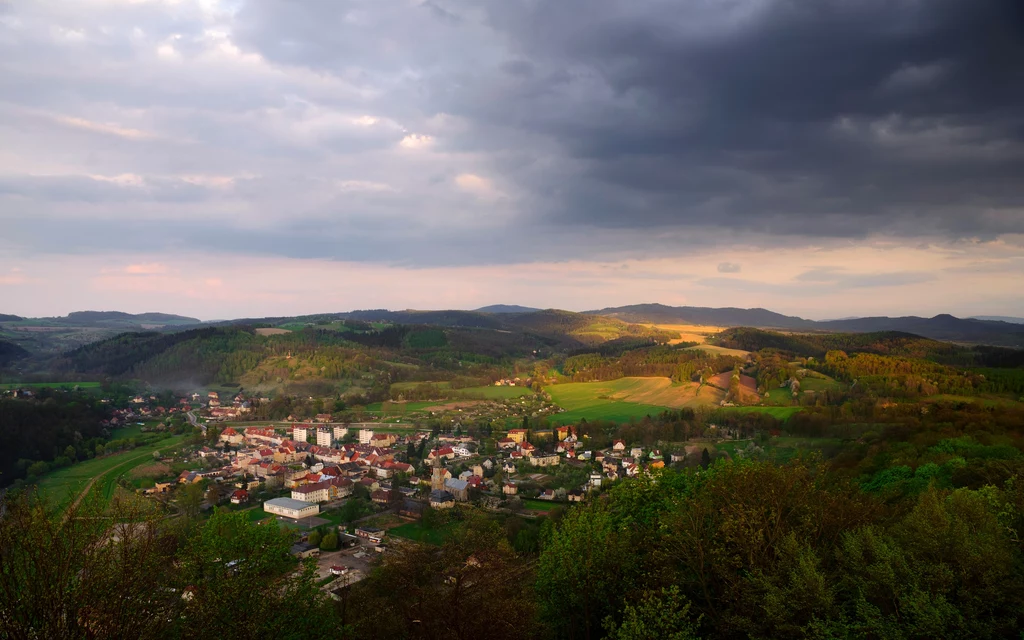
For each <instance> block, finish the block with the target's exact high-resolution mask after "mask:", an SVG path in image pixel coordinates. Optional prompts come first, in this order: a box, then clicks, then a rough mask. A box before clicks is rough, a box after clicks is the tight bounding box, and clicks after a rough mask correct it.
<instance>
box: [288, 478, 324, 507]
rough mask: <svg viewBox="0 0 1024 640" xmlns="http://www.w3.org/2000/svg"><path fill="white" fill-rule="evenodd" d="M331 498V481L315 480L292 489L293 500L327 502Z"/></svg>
mask: <svg viewBox="0 0 1024 640" xmlns="http://www.w3.org/2000/svg"><path fill="white" fill-rule="evenodd" d="M330 499H331V485H330V483H329V482H314V483H313V484H304V485H302V486H299V487H295V488H294V489H292V500H301V501H305V502H327V501H328V500H330Z"/></svg>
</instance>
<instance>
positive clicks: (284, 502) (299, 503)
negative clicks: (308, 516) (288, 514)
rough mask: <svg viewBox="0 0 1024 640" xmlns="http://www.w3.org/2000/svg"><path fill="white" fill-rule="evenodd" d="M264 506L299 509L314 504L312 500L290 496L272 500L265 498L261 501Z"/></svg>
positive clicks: (313, 505)
mask: <svg viewBox="0 0 1024 640" xmlns="http://www.w3.org/2000/svg"><path fill="white" fill-rule="evenodd" d="M263 504H264V506H266V505H268V504H269V505H271V506H273V507H281V508H282V509H295V510H296V511H301V510H303V509H305V508H307V507H315V506H316V504H315V503H313V502H306V501H305V500H294V499H292V498H274V499H273V500H267V501H266V502H264V503H263Z"/></svg>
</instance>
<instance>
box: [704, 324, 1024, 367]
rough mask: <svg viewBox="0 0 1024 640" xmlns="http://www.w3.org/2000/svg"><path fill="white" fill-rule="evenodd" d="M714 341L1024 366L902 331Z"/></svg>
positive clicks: (801, 353)
mask: <svg viewBox="0 0 1024 640" xmlns="http://www.w3.org/2000/svg"><path fill="white" fill-rule="evenodd" d="M713 342H714V343H715V344H717V345H719V346H722V347H728V348H730V349H743V350H745V351H760V350H762V349H770V350H775V351H779V352H780V353H782V354H785V355H787V356H792V357H804V358H822V357H824V356H825V354H826V353H827V352H829V351H844V352H846V353H850V354H853V353H871V354H876V355H883V356H900V357H904V358H918V359H923V360H931V361H933V362H938V363H941V364H948V365H954V366H968V367H971V366H975V367H1020V366H1024V350H1015V349H1008V348H1002V347H988V346H963V345H957V344H952V343H949V342H940V341H938V340H932V339H930V338H924V337H921V336H918V335H914V334H911V333H904V332H901V331H876V332H871V333H811V334H795V335H794V334H783V333H777V332H774V331H765V330H763V329H755V328H752V327H734V328H732V329H726V330H725V331H723V332H722V333H720V334H718V335H717V336H715V337H714V338H713Z"/></svg>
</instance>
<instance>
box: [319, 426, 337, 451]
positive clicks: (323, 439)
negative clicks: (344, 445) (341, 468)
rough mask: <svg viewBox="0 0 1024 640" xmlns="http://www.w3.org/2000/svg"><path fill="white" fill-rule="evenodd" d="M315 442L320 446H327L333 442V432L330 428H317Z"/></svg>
mask: <svg viewBox="0 0 1024 640" xmlns="http://www.w3.org/2000/svg"><path fill="white" fill-rule="evenodd" d="M316 443H317V444H318V445H320V446H321V447H329V446H331V445H332V444H334V434H333V433H331V430H330V429H317V430H316Z"/></svg>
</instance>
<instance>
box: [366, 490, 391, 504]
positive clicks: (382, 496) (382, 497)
mask: <svg viewBox="0 0 1024 640" xmlns="http://www.w3.org/2000/svg"><path fill="white" fill-rule="evenodd" d="M370 500H373V502H374V503H376V504H385V505H386V504H389V503H390V502H391V490H390V489H377V490H376V491H374V492H373V493H371V494H370Z"/></svg>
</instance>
